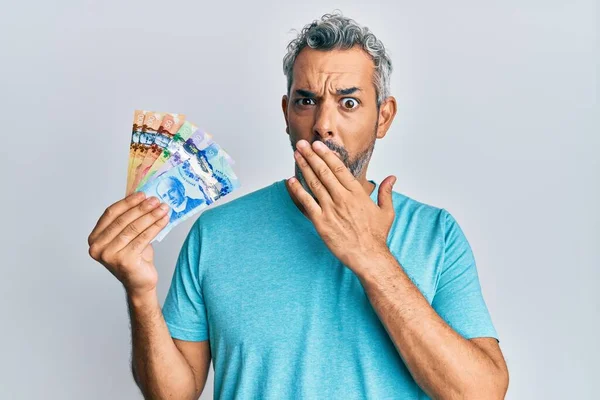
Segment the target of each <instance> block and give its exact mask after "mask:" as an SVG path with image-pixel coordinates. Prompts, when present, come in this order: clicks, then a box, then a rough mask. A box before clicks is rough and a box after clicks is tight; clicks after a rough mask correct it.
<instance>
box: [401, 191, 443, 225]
mask: <svg viewBox="0 0 600 400" xmlns="http://www.w3.org/2000/svg"><path fill="white" fill-rule="evenodd" d="M392 201H393V203H394V209H395V210H396V215H397V216H398V215H404V216H414V215H417V216H419V217H420V218H432V219H438V218H439V217H440V216H441V215H443V214H444V213H446V212H447V211H446V210H445V209H444V208H441V207H438V206H434V205H432V204H429V203H426V202H424V201H419V200H416V199H414V198H412V197H409V196H407V195H406V194H403V193H400V192H396V191H395V190H393V191H392Z"/></svg>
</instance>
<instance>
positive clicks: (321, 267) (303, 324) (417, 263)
mask: <svg viewBox="0 0 600 400" xmlns="http://www.w3.org/2000/svg"><path fill="white" fill-rule="evenodd" d="M390 248H391V250H392V253H393V254H394V255H395V256H396V258H397V259H399V261H400V262H401V263H402V267H403V269H404V270H405V272H406V273H407V274H408V275H409V277H410V278H411V280H412V281H413V283H415V284H416V285H417V287H418V288H419V290H421V292H422V293H423V294H424V295H425V297H426V298H428V300H429V301H430V302H431V299H432V298H433V293H434V290H435V280H436V279H435V271H436V270H437V265H436V263H437V260H438V259H439V258H438V257H434V256H433V255H431V256H427V252H423V251H413V253H412V254H413V256H411V249H410V248H403V247H402V246H401V244H400V243H394V242H393V241H392V243H390ZM234 250H235V251H232V252H229V253H228V254H227V255H221V256H219V257H218V258H217V259H215V260H214V261H213V264H209V265H210V267H209V271H208V272H207V274H206V276H205V277H204V281H203V289H202V290H203V297H204V302H205V306H206V311H207V316H208V320H209V329H210V330H211V337H212V338H215V337H216V336H215V335H217V336H218V337H219V339H220V340H224V341H225V342H226V343H230V344H240V343H243V344H248V345H251V346H260V345H262V344H263V343H277V342H282V343H284V342H289V341H294V340H301V339H302V338H305V337H307V335H309V334H310V333H313V334H314V333H315V332H320V333H318V335H320V336H325V333H323V332H326V331H328V330H335V331H356V330H357V329H359V330H360V329H363V328H364V329H365V330H367V331H368V330H369V329H371V328H372V327H373V326H374V325H379V324H380V322H379V319H378V317H377V315H376V314H375V312H374V310H373V308H372V306H371V304H370V302H369V299H368V297H367V296H366V294H365V291H364V289H363V287H362V284H361V282H360V280H359V279H358V277H357V276H356V275H355V274H354V272H353V271H351V270H350V269H349V268H347V267H345V266H344V265H343V264H342V263H341V262H340V261H339V260H338V259H337V258H335V257H334V256H333V254H332V253H331V252H330V251H329V249H327V247H326V246H325V244H324V243H323V242H322V240H321V239H320V238H318V237H308V238H305V239H304V240H303V241H301V242H299V243H290V242H289V241H286V240H283V239H282V238H273V239H272V240H269V241H264V242H254V243H252V245H251V246H248V245H247V246H243V245H240V246H239V248H237V249H234ZM207 262H211V261H210V260H208V261H207ZM372 268H377V266H376V265H373V266H372ZM324 340H326V339H324Z"/></svg>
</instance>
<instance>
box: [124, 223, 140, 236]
mask: <svg viewBox="0 0 600 400" xmlns="http://www.w3.org/2000/svg"><path fill="white" fill-rule="evenodd" d="M126 230H127V234H128V236H129V235H131V236H134V237H135V236H137V235H139V234H140V230H139V229H138V227H137V226H135V224H129V225H127V228H126Z"/></svg>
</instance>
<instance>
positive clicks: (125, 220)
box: [94, 196, 160, 248]
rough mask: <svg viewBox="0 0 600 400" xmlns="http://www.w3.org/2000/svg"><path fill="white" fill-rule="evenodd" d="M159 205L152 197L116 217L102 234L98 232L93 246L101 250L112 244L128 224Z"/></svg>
mask: <svg viewBox="0 0 600 400" xmlns="http://www.w3.org/2000/svg"><path fill="white" fill-rule="evenodd" d="M159 205H160V201H159V200H158V199H157V198H156V197H154V196H152V197H149V198H147V199H146V200H145V201H143V202H141V203H140V204H138V205H137V206H136V207H133V208H131V209H129V210H127V211H126V212H125V213H123V214H121V215H119V216H117V217H116V218H115V219H114V221H112V222H111V224H110V225H108V226H107V227H106V228H105V229H104V230H103V231H102V232H100V233H99V234H98V236H97V238H96V240H95V241H94V245H95V246H96V247H99V248H103V247H104V246H105V245H107V244H108V243H110V242H112V241H113V239H114V238H115V237H117V235H119V234H120V233H121V232H122V231H123V230H124V229H125V228H126V227H127V226H128V225H129V224H131V223H132V222H134V221H135V220H137V219H138V218H140V217H141V216H142V215H144V214H146V213H149V212H150V211H152V210H154V209H155V208H156V207H158V206H159Z"/></svg>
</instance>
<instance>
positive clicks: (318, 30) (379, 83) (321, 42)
mask: <svg viewBox="0 0 600 400" xmlns="http://www.w3.org/2000/svg"><path fill="white" fill-rule="evenodd" d="M354 45H359V46H361V47H362V49H363V50H364V51H366V52H367V53H368V54H369V56H371V58H372V60H373V63H374V64H375V73H374V74H373V75H374V76H373V84H374V85H375V93H376V98H377V107H379V106H380V105H381V103H382V102H383V101H384V100H385V99H386V98H387V97H389V96H390V75H391V74H392V60H391V59H390V57H389V54H388V53H387V52H386V50H385V47H384V46H383V43H382V42H381V40H379V39H377V37H376V36H375V35H374V34H373V33H372V32H371V31H370V30H369V28H367V27H363V26H360V25H359V24H358V23H356V21H354V20H353V19H350V18H348V17H344V16H342V14H341V12H340V13H339V14H338V13H333V14H325V15H323V16H322V17H321V20H320V21H319V20H314V21H313V22H312V23H311V24H308V25H305V26H304V28H302V31H301V32H300V33H299V34H298V36H297V37H296V39H294V40H292V41H291V42H290V43H289V44H288V45H287V54H286V55H285V56H284V57H283V74H284V75H285V76H286V77H287V94H288V96H289V95H290V89H291V88H292V78H293V71H294V62H295V61H296V57H297V56H298V54H299V53H300V51H301V50H302V49H303V48H305V47H306V46H308V47H310V48H313V49H315V50H332V49H349V48H351V47H353V46H354Z"/></svg>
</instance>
